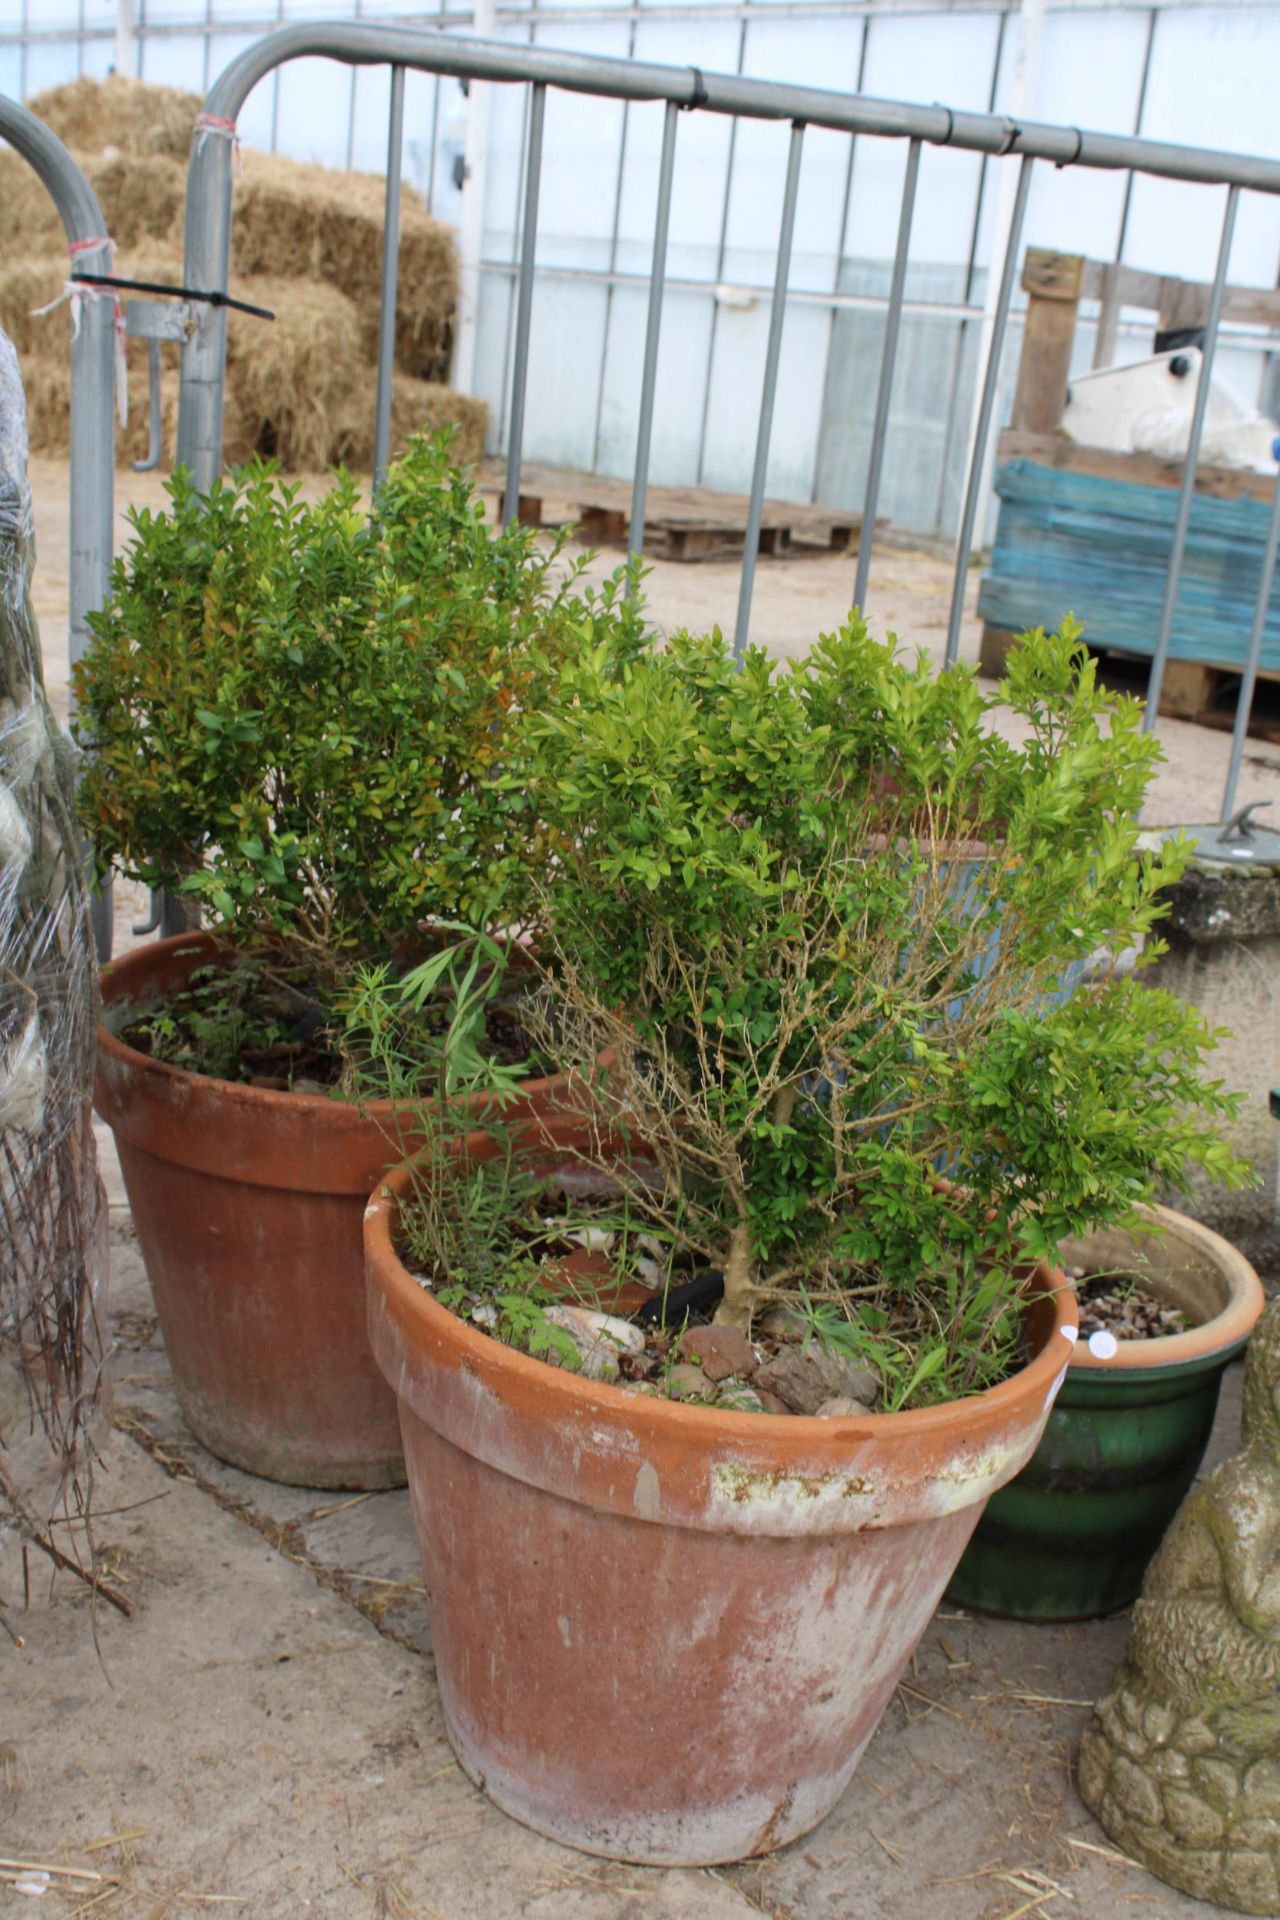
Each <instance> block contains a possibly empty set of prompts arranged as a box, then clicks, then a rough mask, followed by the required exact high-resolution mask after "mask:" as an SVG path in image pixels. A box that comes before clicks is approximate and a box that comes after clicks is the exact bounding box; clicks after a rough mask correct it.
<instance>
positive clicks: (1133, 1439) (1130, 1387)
mask: <svg viewBox="0 0 1280 1920" xmlns="http://www.w3.org/2000/svg"><path fill="white" fill-rule="evenodd" d="M1142 1211H1143V1212H1144V1213H1146V1214H1147V1215H1148V1216H1149V1217H1150V1218H1151V1219H1152V1220H1153V1221H1154V1222H1156V1223H1157V1224H1158V1225H1159V1226H1160V1227H1161V1228H1162V1229H1163V1232H1162V1235H1161V1237H1160V1238H1158V1239H1156V1238H1153V1237H1152V1236H1150V1235H1145V1234H1144V1235H1141V1236H1134V1235H1133V1234H1129V1233H1126V1232H1124V1231H1123V1230H1122V1229H1120V1228H1115V1227H1110V1228H1107V1229H1105V1230H1103V1231H1100V1232H1098V1233H1094V1234H1090V1235H1089V1236H1088V1237H1087V1238H1086V1239H1083V1240H1077V1241H1070V1242H1068V1243H1067V1245H1066V1246H1064V1247H1063V1249H1062V1257H1063V1260H1064V1261H1065V1262H1066V1263H1067V1265H1069V1266H1073V1267H1081V1268H1083V1269H1084V1271H1085V1273H1087V1274H1088V1273H1105V1272H1109V1271H1117V1272H1132V1271H1135V1270H1136V1271H1139V1272H1140V1273H1141V1274H1142V1278H1143V1284H1144V1286H1146V1287H1147V1289H1148V1291H1149V1292H1151V1293H1153V1294H1155V1295H1156V1296H1157V1297H1158V1298H1159V1299H1161V1300H1163V1301H1165V1302H1166V1303H1167V1304H1168V1305H1170V1306H1174V1307H1178V1308H1180V1309H1181V1310H1182V1311H1183V1312H1184V1313H1185V1314H1186V1315H1187V1317H1188V1319H1189V1320H1191V1321H1192V1322H1193V1324H1192V1326H1191V1327H1190V1328H1189V1329H1188V1330H1187V1332H1186V1333H1175V1334H1167V1335H1162V1336H1160V1337H1159V1338H1157V1339H1154V1340H1121V1341H1120V1342H1119V1343H1118V1350H1117V1352H1116V1353H1115V1355H1114V1357H1113V1358H1112V1359H1110V1360H1099V1359H1096V1358H1095V1357H1094V1355H1093V1354H1091V1353H1090V1352H1089V1351H1088V1348H1087V1347H1086V1346H1085V1345H1084V1343H1083V1342H1081V1344H1080V1345H1079V1347H1078V1348H1077V1350H1076V1352H1075V1353H1074V1354H1073V1355H1072V1359H1071V1365H1070V1367H1069V1368H1068V1371H1067V1377H1066V1380H1065V1382H1064V1383H1063V1387H1062V1392H1061V1393H1060V1394H1059V1395H1058V1398H1057V1401H1056V1403H1055V1405H1054V1409H1053V1412H1052V1414H1051V1415H1050V1418H1049V1423H1048V1425H1047V1426H1046V1428H1045V1432H1044V1438H1043V1439H1042V1440H1041V1442H1040V1445H1039V1446H1038V1447H1037V1449H1036V1452H1035V1455H1034V1456H1033V1458H1032V1459H1031V1460H1030V1461H1029V1463H1028V1464H1027V1466H1026V1467H1025V1468H1024V1470H1023V1471H1022V1473H1021V1474H1019V1476H1018V1478H1017V1479H1016V1480H1015V1481H1013V1483H1012V1484H1011V1485H1010V1486H1007V1487H1006V1488H1005V1489H1004V1490H1003V1492H1001V1493H998V1494H997V1495H996V1496H995V1497H994V1499H993V1500H992V1501H991V1503H990V1505H989V1506H988V1508H987V1510H986V1512H985V1514H984V1515H983V1517H982V1520H981V1521H980V1523H979V1525H978V1528H977V1531H976V1532H975V1534H974V1537H973V1539H972V1540H971V1541H970V1543H969V1546H968V1548H967V1550H966V1552H965V1556H964V1559H963V1560H962V1561H961V1563H960V1565H959V1567H958V1568H957V1570H956V1576H955V1578H954V1580H953V1581H952V1582H951V1585H950V1587H949V1588H948V1590H947V1597H948V1599H950V1600H953V1601H954V1602H955V1603H956V1604H957V1605H958V1606H962V1607H972V1608H974V1609H975V1610H977V1611H979V1612H983V1613H995V1614H1000V1615H1002V1616H1004V1617H1005V1618H1006V1619H1013V1620H1046V1621H1048V1620H1088V1619H1094V1618H1098V1617H1100V1616H1101V1615H1104V1614H1108V1613H1115V1612H1116V1611H1117V1610H1118V1609H1119V1608H1121V1607H1127V1606H1129V1605H1130V1604H1131V1602H1132V1601H1134V1600H1135V1599H1136V1598H1137V1596H1138V1592H1139V1589H1140V1588H1141V1586H1142V1578H1143V1575H1144V1574H1145V1572H1146V1570H1147V1563H1148V1562H1149V1561H1150V1559H1151V1557H1152V1555H1153V1554H1154V1553H1155V1550H1156V1548H1157V1547H1158V1546H1159V1544H1160V1542H1161V1540H1162V1539H1163V1537H1164V1533H1165V1529H1166V1528H1167V1527H1168V1525H1169V1522H1170V1521H1171V1520H1172V1518H1173V1516H1174V1514H1175V1513H1176V1512H1177V1510H1178V1507H1179V1506H1180V1504H1181V1502H1182V1497H1183V1495H1184V1494H1185V1493H1186V1491H1187V1489H1188V1487H1189V1486H1190V1485H1191V1482H1192V1481H1193V1480H1194V1479H1195V1477H1196V1473H1197V1472H1198V1470H1199V1467H1200V1461H1201V1459H1202V1458H1203V1456H1204V1450H1205V1447H1206V1446H1207V1444H1208V1440H1209V1434H1210V1432H1211V1430H1212V1428H1213V1421H1214V1415H1215V1414H1216V1412H1217V1408H1218V1391H1219V1388H1220V1387H1221V1384H1222V1375H1223V1372H1224V1370H1225V1368H1226V1366H1227V1364H1228V1362H1229V1361H1231V1360H1232V1359H1234V1357H1235V1356H1236V1354H1238V1353H1239V1352H1240V1350H1241V1348H1242V1347H1243V1346H1244V1344H1245V1342H1246V1340H1247V1339H1248V1338H1249V1334H1250V1331H1251V1330H1252V1327H1253V1323H1254V1321H1255V1320H1256V1319H1257V1318H1258V1315H1259V1314H1260V1313H1261V1311H1262V1307H1263V1292H1262V1283H1261V1282H1260V1280H1259V1279H1258V1276H1257V1274H1256V1273H1255V1272H1254V1270H1253V1268H1252V1267H1251V1266H1250V1265H1249V1262H1248V1261H1247V1260H1246V1259H1245V1258H1244V1256H1243V1254H1241V1253H1238V1252H1237V1251H1236V1249H1235V1248H1234V1247H1233V1246H1231V1245H1230V1244H1229V1242H1227V1241H1226V1240H1223V1239H1222V1238H1221V1237H1220V1236H1219V1235H1218V1234H1216V1233H1211V1232H1210V1231H1209V1229H1208V1228H1207V1227H1202V1226H1201V1225H1200V1224H1199V1222H1198V1221H1195V1220H1190V1219H1188V1218H1187V1216H1186V1215H1185V1214H1181V1213H1174V1212H1173V1211H1171V1209H1170V1208H1168V1207H1147V1208H1143V1210H1142Z"/></svg>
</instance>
